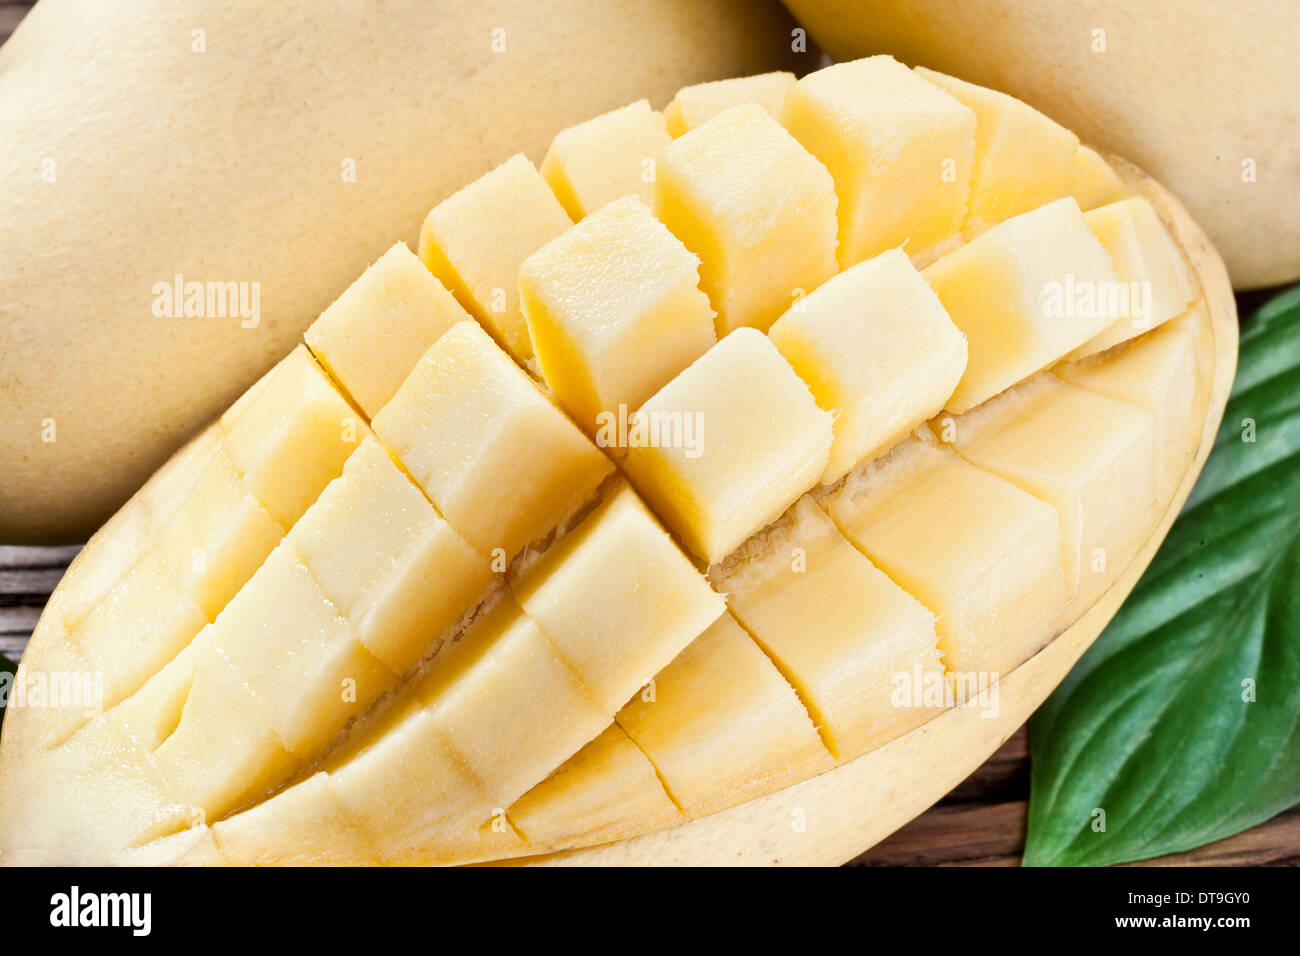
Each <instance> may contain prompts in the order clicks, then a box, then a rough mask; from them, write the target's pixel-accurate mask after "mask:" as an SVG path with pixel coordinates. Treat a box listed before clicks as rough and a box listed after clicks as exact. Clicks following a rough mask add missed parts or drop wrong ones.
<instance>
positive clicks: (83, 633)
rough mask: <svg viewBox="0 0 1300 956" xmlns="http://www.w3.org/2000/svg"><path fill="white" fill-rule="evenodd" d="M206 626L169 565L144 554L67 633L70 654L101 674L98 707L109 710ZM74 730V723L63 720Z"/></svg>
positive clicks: (196, 606)
mask: <svg viewBox="0 0 1300 956" xmlns="http://www.w3.org/2000/svg"><path fill="white" fill-rule="evenodd" d="M207 623H208V618H207V615H205V614H204V613H203V609H202V608H201V607H199V606H198V604H196V603H195V602H194V599H193V598H191V597H190V596H189V595H188V594H186V592H185V590H184V589H182V588H181V586H180V584H179V582H177V581H176V579H175V577H174V576H173V567H172V563H171V562H169V561H166V560H163V559H162V557H161V556H160V555H158V554H157V553H151V554H146V555H145V556H144V557H143V558H141V559H140V561H139V562H138V563H137V564H136V565H135V566H134V567H133V568H130V569H129V570H128V571H126V572H125V573H124V574H123V575H122V577H120V578H119V579H118V581H117V583H116V584H114V585H113V587H112V588H111V589H110V591H109V592H108V594H106V595H105V596H104V598H103V600H101V601H100V602H99V603H98V604H96V605H95V606H94V607H92V608H91V609H90V611H89V612H87V614H86V615H85V617H83V618H82V620H81V623H80V624H78V625H77V626H76V627H75V628H74V629H73V630H72V632H71V634H70V641H71V644H72V649H73V652H74V653H75V654H76V655H77V656H78V657H79V658H81V659H82V660H83V661H84V662H85V665H86V670H87V671H88V672H90V673H97V674H100V675H102V685H101V686H102V691H103V704H104V706H105V707H112V706H113V705H114V704H116V703H117V702H118V701H120V700H123V699H125V698H127V697H129V696H131V694H133V693H135V692H136V691H137V690H138V689H139V688H140V686H141V685H142V684H143V683H144V682H145V681H146V680H148V679H149V676H150V675H151V674H154V673H156V672H157V671H158V669H159V668H161V667H162V666H163V665H164V664H166V663H167V662H168V661H169V660H171V659H172V658H173V657H175V656H176V655H177V654H178V653H179V652H180V651H181V649H182V648H184V647H185V646H186V645H187V644H189V642H190V641H191V640H193V638H194V636H195V635H196V634H198V633H199V631H201V630H202V629H203V627H204V625H206V624H207ZM69 720H71V721H72V723H73V725H72V726H69V727H68V729H69V730H71V729H75V726H76V725H79V723H80V721H79V720H77V719H76V718H75V717H69Z"/></svg>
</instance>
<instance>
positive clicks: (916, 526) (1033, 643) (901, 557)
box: [825, 435, 1069, 680]
mask: <svg viewBox="0 0 1300 956" xmlns="http://www.w3.org/2000/svg"><path fill="white" fill-rule="evenodd" d="M825 504H826V508H827V510H828V512H829V514H830V516H831V517H832V518H833V519H834V521H835V524H836V525H837V526H838V527H839V529H840V531H841V532H843V534H844V535H845V537H847V538H848V539H849V540H850V541H852V542H853V544H854V545H855V546H856V547H857V548H858V550H859V551H861V552H862V553H863V554H865V555H866V556H867V557H868V558H869V559H870V560H871V563H872V564H874V565H875V566H876V567H877V568H879V569H880V570H882V571H884V572H885V573H886V574H887V575H889V577H890V579H891V580H893V581H894V582H895V583H897V584H898V585H900V586H901V587H902V588H904V589H905V590H906V591H907V592H908V593H909V594H911V595H912V596H913V597H915V598H916V599H917V600H919V601H920V602H921V603H922V604H923V605H924V606H925V607H926V608H927V609H928V610H929V611H931V612H932V613H933V614H934V615H935V617H936V619H937V624H936V629H937V630H938V632H939V650H940V651H942V652H943V663H944V668H945V670H946V671H948V672H949V674H959V675H966V676H975V677H977V678H978V677H984V678H987V679H989V680H991V679H992V677H993V676H994V675H1002V674H1007V673H1010V672H1011V670H1013V669H1014V668H1015V667H1017V666H1018V665H1020V664H1021V663H1022V662H1023V661H1025V660H1026V659H1028V658H1029V657H1030V656H1031V655H1032V654H1033V653H1034V652H1035V651H1037V650H1038V649H1039V648H1040V647H1041V646H1042V645H1043V644H1045V643H1046V642H1047V640H1048V638H1049V637H1050V636H1051V635H1050V633H1049V632H1048V630H1049V628H1050V627H1051V624H1052V621H1053V620H1054V619H1055V617H1056V616H1057V615H1058V614H1059V613H1060V610H1061V608H1062V607H1064V606H1065V604H1066V602H1067V601H1068V600H1069V587H1068V584H1067V582H1066V578H1065V568H1064V562H1063V560H1062V557H1061V555H1062V550H1061V527H1060V518H1059V517H1058V515H1057V513H1056V509H1055V508H1053V507H1052V506H1051V505H1049V504H1048V503H1047V502H1045V501H1041V500H1039V499H1038V498H1035V497H1033V496H1032V495H1030V494H1029V493H1028V492H1026V491H1023V490H1021V489H1020V488H1017V487H1016V486H1015V485H1013V484H1011V483H1010V482H1008V481H1005V480H1004V479H1002V478H998V477H997V476H996V475H992V474H990V473H989V472H987V471H984V470H983V469H982V468H977V467H976V466H975V465H972V464H970V463H969V462H968V461H966V460H965V459H963V458H961V457H960V456H959V455H958V454H957V453H956V452H955V451H953V450H952V449H950V448H944V447H941V446H940V445H939V444H938V443H937V442H936V441H935V439H934V438H932V437H926V436H924V435H918V436H916V437H913V438H909V439H907V440H906V441H904V442H901V443H900V444H899V445H897V446H895V448H894V450H893V451H892V452H890V453H889V454H888V455H886V456H885V457H884V458H881V459H878V460H877V461H875V462H873V463H871V464H870V465H867V466H865V467H864V468H863V469H861V470H854V471H852V472H850V473H849V475H848V477H847V478H846V480H845V484H844V485H843V487H841V488H839V489H837V490H836V491H835V492H834V493H832V494H830V495H828V496H827V498H826V502H825Z"/></svg>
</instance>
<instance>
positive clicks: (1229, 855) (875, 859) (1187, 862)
mask: <svg viewBox="0 0 1300 956" xmlns="http://www.w3.org/2000/svg"><path fill="white" fill-rule="evenodd" d="M30 7H31V3H26V2H0V43H3V42H4V40H5V39H7V38H8V36H9V34H10V33H12V32H13V29H14V27H15V26H17V25H18V22H19V21H20V20H21V19H22V18H23V16H24V14H26V12H27V10H28V8H30ZM1260 301H1262V296H1261V295H1260V294H1258V293H1256V294H1252V295H1251V296H1250V297H1249V299H1248V300H1246V301H1239V305H1240V306H1241V311H1242V314H1243V315H1248V314H1249V313H1250V311H1251V310H1252V309H1253V307H1254V306H1255V305H1257V304H1258V303H1259V302H1260ZM78 550H79V549H78V548H77V547H75V546H73V547H60V548H27V547H12V546H0V655H4V656H5V657H8V658H9V659H10V660H17V659H18V658H19V657H20V656H21V654H22V649H23V647H24V645H25V644H26V643H27V639H28V637H29V636H30V635H31V632H32V629H33V628H34V627H35V626H36V619H37V618H38V617H39V616H40V612H41V608H42V607H44V606H45V601H46V599H47V598H48V596H49V594H50V592H51V591H53V590H54V586H55V585H56V584H58V581H59V578H60V577H61V576H62V574H63V571H64V569H65V568H66V567H67V565H68V563H69V562H70V561H71V560H72V559H73V557H75V556H76V554H77V551H78ZM1028 801H1029V745H1028V737H1027V735H1026V733H1025V730H1024V728H1021V730H1020V731H1019V732H1018V733H1016V735H1015V736H1013V737H1012V738H1011V739H1010V740H1008V741H1007V742H1006V744H1004V745H1003V746H1002V748H1001V749H999V750H998V751H997V752H996V753H995V754H994V755H993V756H992V757H990V758H989V759H988V760H987V761H986V762H985V763H984V765H983V766H982V767H980V769H979V770H977V771H976V772H975V773H974V774H972V775H971V776H970V777H969V778H967V779H966V780H965V781H964V782H963V783H961V784H960V785H959V786H957V787H956V788H954V789H953V790H952V791H951V792H950V793H949V794H948V795H947V796H946V797H944V799H942V800H941V801H939V803H937V804H936V805H935V806H934V807H932V808H931V809H930V810H929V811H927V812H926V813H924V814H922V815H921V816H919V817H917V818H916V819H915V820H913V821H912V822H911V823H909V824H908V825H907V826H905V827H903V828H902V829H901V830H899V831H898V832H896V833H894V834H893V835H892V836H890V837H889V838H888V839H886V840H885V841H883V842H882V843H879V844H877V845H876V846H875V847H873V848H871V849H870V850H868V851H867V852H865V853H863V854H862V855H861V856H859V857H858V858H857V859H855V860H854V861H853V862H852V864H851V865H855V866H1015V865H1017V864H1018V863H1019V862H1020V853H1021V850H1022V849H1023V848H1024V835H1025V820H1026V816H1027V814H1028V808H1029V802H1028ZM1147 865H1169V866H1242V865H1265V866H1270V865H1271V866H1278V865H1287V866H1297V865H1300V807H1296V808H1294V809H1292V810H1290V811H1288V812H1286V813H1283V814H1280V815H1279V816H1277V817H1274V818H1273V819H1272V820H1270V821H1268V822H1267V823H1264V824H1262V825H1260V826H1258V827H1255V828H1254V829H1252V830H1249V831H1247V832H1245V833H1241V834H1238V835H1237V836H1234V837H1230V838H1228V839H1226V840H1221V841H1219V842H1218V843H1213V844H1210V845H1209V846H1205V847H1201V848H1200V849H1198V850H1194V851H1191V852H1189V853H1181V854H1176V855H1173V856H1167V857H1162V858H1160V859H1158V860H1153V861H1148V864H1147Z"/></svg>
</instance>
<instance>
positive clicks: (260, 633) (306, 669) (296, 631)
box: [208, 544, 396, 757]
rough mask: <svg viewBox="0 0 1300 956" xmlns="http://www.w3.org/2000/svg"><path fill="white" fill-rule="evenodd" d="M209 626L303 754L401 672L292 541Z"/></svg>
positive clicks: (320, 745) (279, 729)
mask: <svg viewBox="0 0 1300 956" xmlns="http://www.w3.org/2000/svg"><path fill="white" fill-rule="evenodd" d="M208 633H209V635H210V638H211V641H212V643H213V645H214V646H215V648H216V649H217V650H218V651H219V652H220V653H221V654H222V655H224V657H225V658H226V659H228V660H229V661H230V665H231V667H232V668H233V669H234V671H235V673H237V674H238V675H239V677H240V679H241V680H242V681H243V683H245V684H246V685H248V687H249V689H250V690H252V692H253V693H254V694H256V695H257V697H258V698H259V699H260V700H261V701H262V702H263V704H264V706H265V707H266V709H267V711H268V713H269V714H270V720H271V727H272V728H273V729H274V730H275V733H276V736H277V737H278V738H279V739H280V740H282V741H283V742H284V745H285V747H286V748H287V749H288V750H289V751H291V752H292V753H294V754H297V755H300V756H302V757H308V756H311V755H313V754H316V753H319V752H320V751H321V750H323V749H324V748H325V746H326V745H327V744H328V743H329V742H330V741H331V740H332V739H333V738H334V736H335V735H336V734H337V733H338V732H339V731H340V730H342V729H343V725H344V724H346V723H347V722H348V721H349V720H350V719H351V718H352V717H354V716H356V715H358V714H360V713H362V712H364V711H365V710H366V708H367V707H368V706H369V705H370V704H371V703H372V702H373V701H374V700H375V698H376V697H378V696H379V694H380V693H382V692H383V691H384V690H386V689H387V688H388V687H389V686H390V685H391V684H392V683H393V682H394V681H395V679H396V675H394V674H393V672H392V671H390V670H388V669H387V668H386V667H384V665H383V664H382V663H381V662H380V661H379V660H378V659H377V658H376V657H374V655H372V654H371V653H370V652H369V651H367V650H366V649H365V648H364V647H362V646H361V643H360V642H359V641H358V640H357V638H356V635H354V634H353V633H352V629H351V627H349V625H348V622H347V619H346V618H344V617H343V616H342V614H341V613H340V612H339V609H338V608H337V607H335V605H334V604H333V602H331V601H330V600H329V598H328V597H326V596H325V593H324V592H323V591H322V590H321V586H320V585H319V584H318V583H317V582H316V579H315V578H314V577H312V575H311V572H310V571H308V570H307V567H306V566H305V565H304V564H303V563H302V559H301V558H299V557H298V555H297V554H295V553H294V551H293V550H292V549H291V548H290V547H289V546H288V545H287V544H281V545H280V547H278V548H276V549H275V551H273V552H271V556H270V557H269V558H267V559H266V563H265V564H263V565H262V566H261V567H260V568H258V570H257V573H256V574H254V575H253V577H252V579H251V580H250V581H249V582H248V583H247V584H246V585H244V587H243V589H242V590H241V591H240V592H239V593H238V594H237V595H235V599H234V600H233V601H231V602H230V603H229V604H228V605H226V609H225V610H224V611H222V612H221V614H220V615H219V616H218V617H217V620H216V621H215V622H214V623H213V624H212V625H211V628H210V630H209V632H208Z"/></svg>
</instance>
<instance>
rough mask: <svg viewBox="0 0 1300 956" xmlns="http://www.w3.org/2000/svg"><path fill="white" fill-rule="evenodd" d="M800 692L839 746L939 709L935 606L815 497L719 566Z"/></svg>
mask: <svg viewBox="0 0 1300 956" xmlns="http://www.w3.org/2000/svg"><path fill="white" fill-rule="evenodd" d="M710 577H711V579H712V580H713V583H714V586H715V587H717V588H718V589H719V590H721V591H723V592H725V593H726V595H727V603H728V604H729V605H730V607H731V609H732V611H733V613H734V614H735V615H736V617H737V618H738V619H739V620H740V621H741V622H742V623H743V624H744V625H745V627H746V628H747V629H748V630H749V632H750V633H751V634H753V636H754V639H755V640H757V641H758V642H759V643H760V644H761V645H762V646H763V648H764V649H765V650H766V651H767V652H768V653H769V654H770V655H771V656H772V659H773V660H775V661H776V662H777V664H778V666H779V667H780V668H781V672H782V673H783V674H784V675H785V677H786V678H787V679H788V680H789V681H790V682H791V683H792V684H793V685H794V687H795V689H796V690H798V691H799V695H800V698H801V699H802V700H803V702H804V704H805V705H806V706H807V707H808V709H809V711H810V712H811V713H812V716H813V720H815V721H816V723H817V725H818V727H819V728H820V730H821V735H822V738H823V739H824V740H825V741H826V744H827V746H828V747H829V748H830V750H831V752H832V753H834V754H835V756H836V757H837V758H838V759H840V760H847V759H851V758H853V757H855V756H857V755H858V754H860V753H864V752H865V751H867V750H869V749H870V748H871V747H872V746H875V745H877V744H880V743H882V742H884V741H886V740H890V739H892V738H894V737H897V736H899V735H901V734H903V733H906V732H907V731H908V730H911V729H912V728H913V727H916V726H918V725H919V724H921V723H923V722H924V721H926V720H928V719H929V718H930V717H933V716H934V715H935V713H936V712H937V708H938V707H941V706H942V705H943V697H942V696H939V697H938V699H937V700H936V699H935V698H936V694H941V693H942V691H943V689H944V686H945V685H944V669H943V663H942V662H941V660H940V653H939V648H938V644H939V639H938V637H937V636H936V633H935V621H934V615H933V614H931V613H930V611H928V610H926V608H925V607H923V606H922V605H921V604H920V603H919V602H918V601H917V600H916V598H914V597H912V596H911V595H910V594H908V593H907V592H906V591H904V590H903V589H902V588H900V587H899V586H898V585H897V584H895V583H894V582H893V581H891V580H890V579H889V578H888V577H887V576H886V575H885V574H884V573H882V572H881V571H880V570H879V569H878V568H876V567H875V566H874V565H873V564H872V563H871V562H870V561H869V560H867V558H865V557H863V555H862V554H861V553H860V552H858V550H857V549H856V548H854V547H853V545H851V544H850V543H849V542H848V541H847V540H845V538H844V536H843V535H842V534H840V532H839V531H838V530H837V529H836V527H835V525H834V523H832V521H831V519H830V518H828V517H827V516H826V514H825V512H823V511H822V509H821V508H820V507H818V506H817V505H816V504H815V503H814V502H813V501H812V499H811V498H809V497H807V496H805V497H803V498H801V499H800V500H799V502H798V503H797V504H795V506H794V507H793V508H791V509H790V511H789V513H788V514H787V515H786V516H785V517H783V518H782V520H781V521H780V522H778V523H777V524H775V525H773V526H772V527H771V528H769V529H767V530H766V531H764V532H763V534H761V535H758V536H756V537H755V538H754V539H752V540H751V541H749V542H747V543H746V545H745V547H744V548H741V549H740V550H739V551H737V552H736V553H735V554H734V555H733V556H732V557H731V558H729V559H728V560H727V562H726V563H725V564H723V565H722V566H720V567H718V568H715V569H714V570H713V571H712V572H711V574H710Z"/></svg>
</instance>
